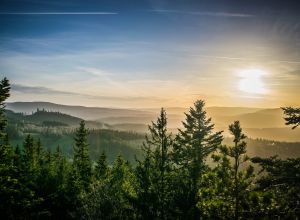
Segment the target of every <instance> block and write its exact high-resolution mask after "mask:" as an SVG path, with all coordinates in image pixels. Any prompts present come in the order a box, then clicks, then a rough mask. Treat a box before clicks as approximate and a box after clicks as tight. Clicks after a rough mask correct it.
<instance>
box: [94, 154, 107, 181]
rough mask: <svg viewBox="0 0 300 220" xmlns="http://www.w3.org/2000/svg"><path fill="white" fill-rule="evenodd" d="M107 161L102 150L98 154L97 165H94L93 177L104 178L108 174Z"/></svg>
mask: <svg viewBox="0 0 300 220" xmlns="http://www.w3.org/2000/svg"><path fill="white" fill-rule="evenodd" d="M108 170H109V168H108V163H107V157H106V154H105V152H104V151H103V152H102V154H101V155H100V157H99V159H98V161H97V165H96V167H95V177H96V179H102V180H103V179H105V178H106V177H107V174H108Z"/></svg>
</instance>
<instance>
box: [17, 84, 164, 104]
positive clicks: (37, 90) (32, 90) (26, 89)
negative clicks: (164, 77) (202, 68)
mask: <svg viewBox="0 0 300 220" xmlns="http://www.w3.org/2000/svg"><path fill="white" fill-rule="evenodd" d="M11 89H12V91H13V92H19V93H23V94H24V93H25V94H46V95H62V96H80V97H83V98H88V99H99V100H113V101H144V100H146V99H151V100H155V101H165V99H162V98H157V97H144V96H135V97H129V96H122V97H117V96H101V95H89V94H81V93H76V92H67V91H61V90H56V89H51V88H47V87H41V86H26V85H21V84H12V85H11Z"/></svg>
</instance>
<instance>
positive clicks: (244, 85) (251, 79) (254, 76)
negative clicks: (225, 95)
mask: <svg viewBox="0 0 300 220" xmlns="http://www.w3.org/2000/svg"><path fill="white" fill-rule="evenodd" d="M265 75H266V72H264V71H263V70H260V69H247V70H242V71H240V72H239V77H240V78H241V79H240V81H239V85H238V86H239V90H241V91H243V92H246V93H250V94H266V93H267V92H268V90H267V89H266V86H265V83H264V81H263V76H265Z"/></svg>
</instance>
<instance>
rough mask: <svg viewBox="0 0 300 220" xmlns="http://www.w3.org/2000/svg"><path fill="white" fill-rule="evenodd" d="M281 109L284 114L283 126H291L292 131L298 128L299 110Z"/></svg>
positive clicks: (299, 121)
mask: <svg viewBox="0 0 300 220" xmlns="http://www.w3.org/2000/svg"><path fill="white" fill-rule="evenodd" d="M282 109H283V112H284V114H285V118H284V120H285V121H286V123H285V124H286V125H293V127H292V129H295V128H296V127H298V126H299V125H300V108H292V107H285V108H282Z"/></svg>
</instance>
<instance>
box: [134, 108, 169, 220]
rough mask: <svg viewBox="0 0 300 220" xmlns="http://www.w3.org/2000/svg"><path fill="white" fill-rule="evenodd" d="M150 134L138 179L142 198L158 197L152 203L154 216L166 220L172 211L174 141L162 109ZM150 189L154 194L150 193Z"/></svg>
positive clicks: (138, 168)
mask: <svg viewBox="0 0 300 220" xmlns="http://www.w3.org/2000/svg"><path fill="white" fill-rule="evenodd" d="M149 132H150V137H149V136H146V142H145V143H144V145H143V151H144V154H145V155H144V156H145V161H144V162H139V166H138V167H137V170H138V173H137V174H138V175H137V178H138V181H139V183H140V187H141V191H140V196H147V197H148V198H149V196H152V197H153V196H154V197H156V198H157V201H152V202H155V204H154V207H153V209H154V210H153V211H152V212H153V213H152V215H154V216H155V215H156V217H158V218H160V219H166V218H167V216H168V211H169V209H170V207H169V205H170V201H169V197H170V196H169V194H170V193H171V192H172V190H171V189H170V177H171V171H172V161H171V154H170V153H171V147H172V144H173V140H172V138H171V134H169V133H168V131H167V115H166V112H165V110H164V109H161V112H160V116H159V118H158V119H157V122H156V123H155V122H152V125H151V126H149ZM144 178H146V179H144ZM147 179H148V180H147ZM145 183H146V184H145ZM145 187H148V189H147V188H145ZM150 189H151V191H152V192H149V191H150ZM149 193H150V194H149ZM147 194H148V195H147ZM143 199H144V198H141V200H143ZM148 205H150V204H148ZM155 209H157V210H155Z"/></svg>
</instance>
